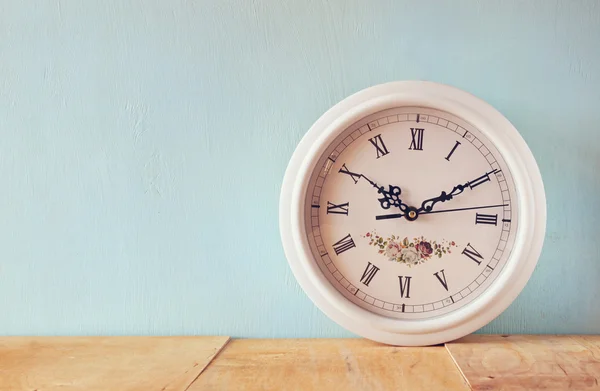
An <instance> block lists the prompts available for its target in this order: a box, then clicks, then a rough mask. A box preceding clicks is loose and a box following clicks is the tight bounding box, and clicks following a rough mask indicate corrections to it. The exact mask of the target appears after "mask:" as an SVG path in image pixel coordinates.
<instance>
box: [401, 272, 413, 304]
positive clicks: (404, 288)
mask: <svg viewBox="0 0 600 391" xmlns="http://www.w3.org/2000/svg"><path fill="white" fill-rule="evenodd" d="M403 278H404V280H402V279H403ZM411 278H412V277H409V276H406V277H405V276H398V282H399V283H400V297H402V298H406V299H410V279H411Z"/></svg>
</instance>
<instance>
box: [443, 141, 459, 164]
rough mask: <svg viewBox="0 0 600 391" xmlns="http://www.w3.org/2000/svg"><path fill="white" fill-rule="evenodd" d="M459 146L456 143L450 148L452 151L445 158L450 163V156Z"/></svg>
mask: <svg viewBox="0 0 600 391" xmlns="http://www.w3.org/2000/svg"><path fill="white" fill-rule="evenodd" d="M459 145H460V142H458V141H457V142H456V144H454V147H452V149H451V150H450V153H449V154H448V156H446V160H448V161H450V157H452V154H453V153H454V151H456V148H458V146H459Z"/></svg>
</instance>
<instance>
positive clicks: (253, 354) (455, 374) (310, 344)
mask: <svg viewBox="0 0 600 391" xmlns="http://www.w3.org/2000/svg"><path fill="white" fill-rule="evenodd" d="M233 389H235V390H240V391H243V390H286V391H294V390H302V391H310V390H328V391H336V390H340V391H352V390H373V391H375V390H382V391H383V390H410V391H417V390H445V391H454V390H461V391H465V390H468V386H467V385H466V383H465V382H464V380H463V378H462V377H461V375H460V373H459V371H458V369H457V368H456V366H455V365H454V363H453V362H452V359H451V357H450V356H449V355H448V353H447V351H446V350H445V349H444V348H443V347H437V346H436V347H428V348H400V347H392V346H385V345H381V344H377V343H374V342H370V341H366V340H362V339H328V340H315V339H304V340H303V339H300V340H237V341H232V342H231V343H229V345H228V346H227V347H226V348H225V349H224V350H223V351H222V352H221V354H219V356H218V357H217V358H216V359H215V360H214V361H213V362H212V363H211V364H210V365H209V367H208V368H207V369H206V370H205V371H204V373H203V374H202V375H201V376H200V377H199V378H198V379H197V380H196V381H195V382H194V383H193V384H192V386H190V388H189V390H190V391H200V390H202V391H210V390H233Z"/></svg>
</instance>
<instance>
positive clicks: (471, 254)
mask: <svg viewBox="0 0 600 391" xmlns="http://www.w3.org/2000/svg"><path fill="white" fill-rule="evenodd" d="M461 254H463V255H466V256H467V257H469V258H471V259H472V260H473V261H475V262H477V264H478V265H480V264H481V261H480V260H483V256H482V255H481V254H479V252H477V250H475V249H474V248H473V246H471V243H467V247H465V249H464V250H462V253H461ZM477 258H479V259H480V260H477Z"/></svg>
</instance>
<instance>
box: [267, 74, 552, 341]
mask: <svg viewBox="0 0 600 391" xmlns="http://www.w3.org/2000/svg"><path fill="white" fill-rule="evenodd" d="M397 107H425V108H432V109H436V110H441V111H445V112H448V113H451V114H452V115H454V116H456V117H459V118H461V119H462V120H464V121H465V122H467V123H469V124H470V125H472V126H473V127H474V128H476V129H478V130H479V131H480V132H481V133H483V135H484V136H485V137H487V138H488V140H489V141H490V142H491V143H493V144H494V146H495V147H496V149H497V150H498V151H499V152H500V154H501V155H502V157H503V159H504V161H505V163H506V165H507V166H508V168H509V170H510V172H511V174H512V178H513V181H514V184H515V188H516V200H514V199H513V200H512V202H513V203H514V202H517V203H518V211H519V213H518V214H519V217H518V227H517V232H516V236H515V241H514V245H513V248H512V251H511V253H510V258H509V259H508V260H507V262H506V265H505V266H504V268H503V269H502V271H501V272H500V274H499V275H498V276H497V277H496V279H495V280H494V281H493V282H492V283H491V285H490V286H489V287H488V288H487V289H485V290H484V291H483V292H482V293H481V294H480V295H479V296H478V297H477V298H475V299H474V300H472V301H471V302H470V303H468V304H466V305H464V306H463V307H460V308H458V309H456V310H455V311H452V312H449V313H447V314H444V315H440V316H437V317H433V318H429V319H393V318H390V317H386V316H383V315H378V314H375V313H373V312H370V311H368V310H366V309H364V308H361V307H359V306H357V305H355V304H354V303H352V302H351V301H349V300H348V299H347V298H345V297H344V296H343V295H342V294H341V293H340V292H339V291H338V290H337V289H335V287H333V286H332V285H331V283H330V282H329V281H328V279H327V278H326V277H325V276H324V275H323V272H322V271H321V269H320V268H319V266H318V265H317V262H316V260H315V258H314V255H313V253H312V251H311V249H310V245H309V242H308V239H307V237H306V233H305V232H306V231H305V213H304V207H305V202H306V192H307V189H308V186H309V180H310V177H311V175H312V173H313V170H314V169H315V167H316V165H317V163H318V161H319V158H320V157H321V156H322V154H323V152H324V151H325V150H326V149H327V147H328V146H329V145H330V144H331V143H332V142H333V141H334V140H335V139H336V137H338V136H339V135H340V133H342V132H344V131H345V130H346V129H347V128H348V127H349V126H351V125H352V124H354V123H356V122H357V121H359V120H360V119H362V118H365V117H367V116H369V115H371V114H374V113H377V112H380V111H383V110H386V109H390V108H397ZM279 213H280V214H279V220H280V230H281V238H282V242H283V246H284V250H285V254H286V257H287V259H288V262H289V264H290V267H291V269H292V272H293V273H294V276H295V278H296V279H297V281H298V282H299V284H300V286H301V287H302V289H303V290H304V291H305V292H306V294H307V295H308V296H309V298H310V299H311V300H312V301H313V302H314V303H315V304H316V305H317V307H318V308H319V309H320V310H321V311H323V312H324V313H325V314H326V315H327V316H328V317H329V318H331V319H332V320H333V321H335V322H336V323H338V324H339V325H341V326H342V327H344V328H346V329H347V330H349V331H351V332H353V333H355V334H358V335H360V336H362V337H365V338H368V339H371V340H374V341H378V342H382V343H386V344H391V345H403V346H424V345H433V344H439V343H443V342H447V341H451V340H455V339H457V338H460V337H462V336H464V335H467V334H470V333H472V332H474V331H476V330H477V329H479V328H481V327H482V326H484V325H486V324H487V323H489V322H490V321H492V320H493V319H494V318H496V317H497V316H498V315H500V314H501V313H502V312H503V311H504V310H505V309H506V308H507V307H508V306H509V305H510V304H511V303H512V302H513V301H514V300H515V299H516V297H517V296H518V295H519V293H520V292H521V291H522V289H523V288H524V287H525V285H526V283H527V281H528V280H529V278H530V277H531V274H532V273H533V270H534V268H535V265H536V264H537V261H538V258H539V256H540V252H541V249H542V245H543V241H544V234H545V229H546V199H545V193H544V187H543V183H542V178H541V175H540V172H539V169H538V166H537V164H536V161H535V159H534V157H533V155H532V153H531V151H530V149H529V148H528V146H527V144H526V143H525V141H524V140H523V138H522V137H521V135H520V134H519V132H518V131H517V130H516V129H515V127H514V126H513V125H512V124H511V123H510V122H509V121H508V120H507V119H506V118H505V117H504V116H503V115H502V114H500V113H499V112H498V111H497V110H496V109H494V108H493V107H492V106H490V105H489V104H487V103H486V102H484V101H482V100H481V99H479V98H477V97H475V96H473V95H471V94H469V93H467V92H465V91H462V90H459V89H457V88H454V87H450V86H447V85H442V84H438V83H434V82H425V81H399V82H391V83H386V84H381V85H377V86H374V87H370V88H367V89H365V90H362V91H359V92H357V93H355V94H354V95H351V96H349V97H348V98H346V99H344V100H343V101H341V102H340V103H338V104H337V105H335V106H334V107H332V108H331V109H329V110H328V111H327V112H326V113H325V114H323V115H322V116H321V117H320V118H319V119H318V120H317V121H316V122H315V123H314V125H313V126H312V127H311V128H310V130H309V131H308V132H307V133H306V135H305V136H304V137H303V138H302V140H301V142H300V143H299V145H298V146H297V148H296V150H295V152H294V154H293V156H292V158H291V160H290V162H289V165H288V167H287V170H286V173H285V177H284V180H283V185H282V190H281V198H280V208H279Z"/></svg>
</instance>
